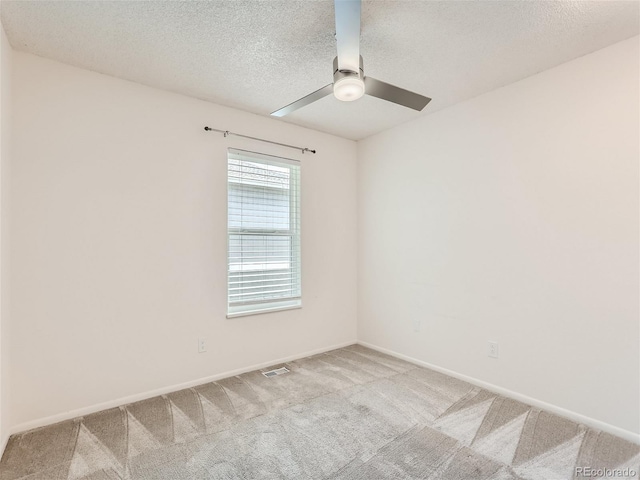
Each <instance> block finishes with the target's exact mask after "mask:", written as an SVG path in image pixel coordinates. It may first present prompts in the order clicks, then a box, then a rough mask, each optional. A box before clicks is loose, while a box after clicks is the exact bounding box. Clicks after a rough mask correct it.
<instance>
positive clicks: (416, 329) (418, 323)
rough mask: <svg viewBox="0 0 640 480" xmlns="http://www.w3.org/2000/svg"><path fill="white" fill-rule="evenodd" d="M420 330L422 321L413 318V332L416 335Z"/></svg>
mask: <svg viewBox="0 0 640 480" xmlns="http://www.w3.org/2000/svg"><path fill="white" fill-rule="evenodd" d="M420 330H422V320H420V319H419V318H414V319H413V331H414V332H416V333H418V332H419V331H420Z"/></svg>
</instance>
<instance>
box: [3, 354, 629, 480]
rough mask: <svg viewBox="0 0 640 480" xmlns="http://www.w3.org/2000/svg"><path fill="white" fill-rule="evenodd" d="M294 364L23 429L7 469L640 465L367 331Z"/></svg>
mask: <svg viewBox="0 0 640 480" xmlns="http://www.w3.org/2000/svg"><path fill="white" fill-rule="evenodd" d="M285 366H286V367H287V368H288V369H289V370H291V372H290V373H287V374H284V375H281V376H277V377H271V378H267V377H265V376H263V375H262V374H261V372H260V371H256V372H251V373H246V374H244V375H239V376H236V377H232V378H227V379H224V380H220V381H218V382H212V383H207V384H205V385H201V386H198V387H195V388H189V389H186V390H181V391H179V392H175V393H171V394H168V395H162V396H158V397H154V398H151V399H149V400H144V401H141V402H137V403H133V404H130V405H125V406H122V407H120V408H114V409H111V410H106V411H103V412H99V413H96V414H93V415H87V416H85V417H81V418H76V419H74V420H69V421H66V422H62V423H58V424H56V425H51V426H48V427H43V428H40V429H36V430H32V431H29V432H25V433H21V434H17V435H14V436H12V437H11V439H10V440H9V444H8V446H7V448H6V451H5V453H4V456H3V457H2V461H1V462H0V480H17V479H20V480H62V479H64V480H80V479H82V480H138V479H145V480H152V479H158V480H187V479H189V480H191V479H194V480H202V479H251V480H252V479H336V480H337V479H344V480H360V479H361V480H375V479H451V480H517V479H522V480H533V479H540V480H555V479H558V480H567V479H578V478H586V477H584V476H581V474H580V473H578V474H576V467H583V468H585V467H589V468H592V469H613V468H621V469H624V468H628V469H632V470H635V471H636V472H638V471H639V470H640V447H639V446H638V445H635V444H632V443H630V442H627V441H625V440H623V439H620V438H617V437H615V436H612V435H609V434H607V433H604V432H600V431H596V430H593V429H589V428H587V427H585V426H584V425H580V424H577V423H574V422H572V421H569V420H567V419H564V418H561V417H558V416H557V415H554V414H551V413H548V412H545V411H541V410H539V409H536V408H533V407H531V406H529V405H525V404H523V403H520V402H517V401H514V400H511V399H508V398H504V397H501V396H499V395H496V394H494V393H491V392H488V391H486V390H483V389H481V388H478V387H475V386H473V385H471V384H469V383H466V382H463V381H460V380H457V379H455V378H452V377H449V376H446V375H443V374H440V373H437V372H434V371H432V370H429V369H426V368H421V367H417V366H415V365H413V364H410V363H408V362H404V361H402V360H398V359H396V358H393V357H390V356H388V355H384V354H381V353H379V352H377V351H374V350H370V349H367V348H364V347H362V346H359V345H353V346H350V347H346V348H342V349H339V350H334V351H331V352H327V353H324V354H320V355H315V356H312V357H309V358H304V359H301V360H296V361H293V362H290V363H287V364H286V365H285ZM589 478H594V477H593V476H592V477H589ZM618 478H638V476H637V474H636V475H635V476H627V477H618Z"/></svg>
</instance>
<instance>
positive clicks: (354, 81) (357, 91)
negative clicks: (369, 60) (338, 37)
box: [333, 56, 365, 102]
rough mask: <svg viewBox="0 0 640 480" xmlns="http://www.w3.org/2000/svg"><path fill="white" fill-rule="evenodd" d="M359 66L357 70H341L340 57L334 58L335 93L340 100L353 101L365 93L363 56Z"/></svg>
mask: <svg viewBox="0 0 640 480" xmlns="http://www.w3.org/2000/svg"><path fill="white" fill-rule="evenodd" d="M359 67H360V68H358V71H356V72H354V71H352V70H340V69H339V68H338V57H336V58H335V59H334V60H333V94H334V96H335V97H336V98H337V99H338V100H341V101H343V102H351V101H353V100H357V99H359V98H360V97H362V96H363V95H364V90H365V86H364V71H363V69H362V56H361V57H360V66H359Z"/></svg>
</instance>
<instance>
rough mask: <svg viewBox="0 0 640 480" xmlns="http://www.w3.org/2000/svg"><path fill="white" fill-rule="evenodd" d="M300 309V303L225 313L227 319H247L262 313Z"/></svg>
mask: <svg viewBox="0 0 640 480" xmlns="http://www.w3.org/2000/svg"><path fill="white" fill-rule="evenodd" d="M299 308H302V303H299V304H297V305H287V306H282V307H272V308H261V309H259V310H245V311H239V312H232V313H227V318H236V317H247V316H249V315H260V314H262V313H271V312H281V311H283V310H297V309H299Z"/></svg>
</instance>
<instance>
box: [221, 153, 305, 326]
mask: <svg viewBox="0 0 640 480" xmlns="http://www.w3.org/2000/svg"><path fill="white" fill-rule="evenodd" d="M227 183H228V205H227V206H228V226H227V229H228V235H229V239H228V247H227V251H228V255H227V257H228V270H227V271H228V273H227V279H228V280H227V284H228V316H229V317H233V316H240V315H249V314H253V313H261V312H266V311H272V310H281V309H287V308H296V307H300V306H301V296H302V288H301V279H300V164H299V162H297V161H295V160H287V159H284V158H279V157H271V156H268V155H261V154H258V153H252V152H245V151H242V150H233V149H229V166H228V182H227Z"/></svg>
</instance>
